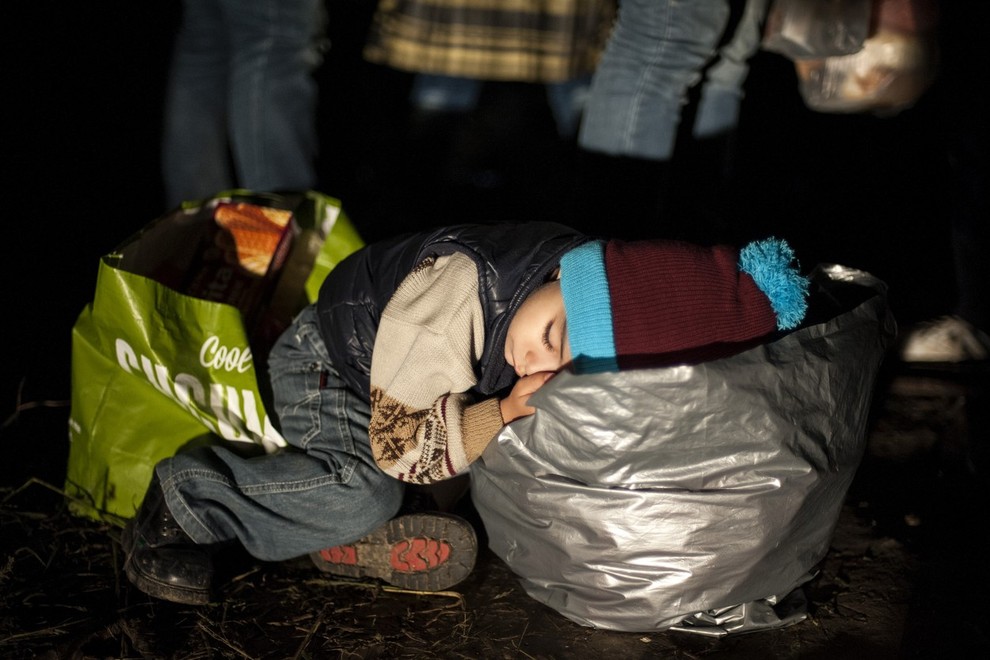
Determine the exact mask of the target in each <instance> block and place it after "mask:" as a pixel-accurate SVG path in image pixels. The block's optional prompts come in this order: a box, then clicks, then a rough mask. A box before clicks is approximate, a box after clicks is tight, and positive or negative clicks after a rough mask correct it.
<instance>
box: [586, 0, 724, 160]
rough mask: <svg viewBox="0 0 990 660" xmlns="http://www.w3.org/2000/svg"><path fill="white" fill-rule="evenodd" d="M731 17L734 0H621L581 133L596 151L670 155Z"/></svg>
mask: <svg viewBox="0 0 990 660" xmlns="http://www.w3.org/2000/svg"><path fill="white" fill-rule="evenodd" d="M728 19H729V4H728V0H690V1H687V0H621V2H620V3H619V14H618V19H617V21H616V25H615V28H614V30H613V32H612V36H611V37H610V38H609V41H608V44H607V45H606V48H605V52H604V53H603V55H602V59H601V62H600V63H599V65H598V69H597V70H596V71H595V74H594V76H593V78H592V83H591V92H590V94H589V97H588V105H587V108H586V109H585V116H584V120H583V122H582V125H581V131H580V134H579V144H580V145H581V147H583V148H585V149H588V150H590V151H599V152H603V153H606V154H610V155H615V156H631V157H635V158H649V159H653V160H668V159H669V158H670V157H671V155H672V154H673V149H674V139H675V137H676V135H677V127H678V124H679V123H680V113H681V108H682V107H683V105H684V103H685V102H686V99H687V90H688V88H689V87H691V86H692V85H694V84H695V83H697V82H698V81H699V80H700V78H701V71H702V70H703V68H704V66H705V64H706V63H707V62H708V61H709V60H710V59H711V58H712V57H713V56H714V54H715V49H716V47H717V46H718V42H719V40H720V38H721V36H722V33H723V32H724V30H725V26H726V24H727V22H728Z"/></svg>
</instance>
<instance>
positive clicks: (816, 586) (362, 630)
mask: <svg viewBox="0 0 990 660" xmlns="http://www.w3.org/2000/svg"><path fill="white" fill-rule="evenodd" d="M895 371H896V373H895ZM988 385H990V373H988V372H987V371H986V370H979V371H977V370H968V371H967V370H954V371H951V372H933V371H927V372H926V371H910V370H905V369H903V368H900V367H897V368H896V369H894V368H890V369H888V372H887V373H886V375H885V376H884V377H883V379H882V382H881V383H880V385H879V387H878V398H877V403H876V414H875V420H874V422H873V424H872V427H871V429H870V433H869V445H868V447H869V448H868V452H867V456H866V457H865V459H864V462H863V464H862V466H861V468H860V470H859V472H858V473H857V477H856V479H855V481H854V483H853V485H852V487H851V489H850V493H849V497H848V501H847V503H846V505H845V507H844V508H843V510H842V515H841V518H840V520H839V521H838V525H837V528H836V531H835V536H834V541H833V543H832V546H831V549H830V551H829V553H828V555H827V556H826V558H825V560H824V561H823V562H822V563H821V565H820V572H819V574H818V575H817V577H816V578H815V579H814V580H812V581H811V582H810V583H808V584H807V585H806V588H805V595H806V597H807V600H808V616H807V618H806V619H805V620H804V621H802V622H799V623H797V624H795V625H792V626H790V627H788V628H784V629H780V630H772V631H766V632H758V633H753V634H749V635H741V636H738V637H733V636H729V637H724V638H709V637H701V636H697V635H693V634H687V633H680V632H671V631H667V632H648V633H628V632H615V631H608V630H595V629H590V628H586V627H582V626H580V625H577V624H575V623H573V622H571V621H570V620H568V619H566V618H565V617H563V616H562V615H560V614H558V613H557V612H555V611H553V610H551V609H549V608H548V607H546V606H544V605H542V604H540V603H538V602H536V601H535V600H533V599H531V598H530V597H529V596H528V595H527V594H526V593H525V592H524V591H523V590H522V588H521V587H520V586H519V584H518V582H517V580H516V578H515V576H514V575H512V573H511V572H510V571H509V569H508V568H507V567H506V566H505V565H504V564H503V563H502V562H501V561H500V560H499V559H497V558H496V557H494V556H493V555H492V554H491V553H490V551H488V550H487V549H485V550H483V551H482V553H481V555H480V557H479V560H478V564H477V567H476V569H475V571H474V573H473V574H472V575H471V576H470V578H469V579H468V580H467V581H465V582H463V583H461V584H460V585H457V586H456V587H455V588H454V589H452V590H450V591H448V592H443V593H437V594H422V593H409V592H402V591H399V590H395V589H393V588H390V587H387V586H385V585H381V584H376V583H355V582H350V581H347V580H344V579H334V578H332V577H330V576H327V575H326V574H321V573H318V572H317V571H316V570H314V568H313V567H312V566H311V565H309V562H308V560H298V561H294V562H287V563H278V564H266V563H260V562H257V561H254V560H251V559H250V558H248V557H245V556H243V555H241V554H239V553H235V552H231V553H229V555H227V556H225V557H224V560H223V561H221V562H220V565H221V566H223V576H224V580H225V583H224V585H223V586H222V588H221V589H220V591H219V594H218V597H217V599H216V602H214V603H211V604H210V605H208V606H204V607H191V606H183V605H176V604H171V603H166V602H161V601H155V600H154V599H151V598H148V597H147V596H145V595H143V594H142V593H140V592H138V591H136V590H134V589H133V588H131V587H130V586H129V585H128V583H127V581H126V579H125V578H124V577H123V575H122V573H121V563H122V557H121V555H120V547H119V545H118V539H119V530H118V529H117V528H115V527H110V526H107V525H103V524H98V523H94V522H91V521H88V520H84V519H80V518H75V517H72V516H71V515H70V514H69V513H68V512H67V510H66V506H65V501H64V499H63V498H62V496H61V495H60V494H59V493H58V492H57V491H58V490H59V489H60V485H61V481H60V480H59V479H60V474H64V466H63V465H62V464H61V463H60V462H59V461H60V459H61V458H62V457H61V456H60V455H59V453H58V451H53V453H52V454H51V455H50V456H48V457H47V458H46V459H39V457H38V453H37V452H36V451H34V450H36V449H37V447H38V446H39V445H42V444H43V445H45V446H48V447H50V448H52V449H53V450H55V449H56V448H58V449H64V446H63V445H64V441H63V437H64V435H65V433H64V424H65V421H66V410H65V409H64V408H57V407H56V408H45V407H39V408H35V409H28V410H25V411H23V412H21V413H20V414H19V415H18V416H17V417H16V418H15V419H13V420H12V421H10V420H8V424H7V425H6V426H5V427H4V429H3V436H2V442H3V446H4V449H5V454H7V455H8V457H9V458H10V459H11V460H9V461H7V462H6V464H5V465H6V467H5V469H4V480H3V487H2V489H0V502H2V506H0V522H2V529H3V541H2V556H3V564H2V566H0V586H2V591H0V656H3V657H5V658H52V659H54V658H79V659H82V658H137V657H141V658H183V659H186V658H429V657H438V658H560V659H568V658H574V659H583V658H590V657H622V658H657V657H663V658H701V657H705V658H714V657H732V658H768V657H770V658H816V657H821V658H825V657H828V658H843V657H873V658H903V657H918V658H926V657H936V656H938V657H978V656H981V655H983V654H985V652H986V651H988V650H990V637H988V634H987V630H986V627H985V626H984V625H983V624H984V622H983V621H982V619H981V616H980V607H979V605H980V602H981V600H982V597H983V593H984V592H985V589H986V588H987V586H988V584H990V583H988V581H987V567H986V562H985V561H984V560H983V555H984V551H985V547H986V542H985V540H983V535H982V534H981V533H980V531H981V530H980V527H981V525H980V524H979V521H980V520H982V519H983V518H984V516H983V512H985V510H986V505H987V499H988V498H987V494H986V492H985V483H986V470H987V467H988V465H987V462H986V458H987V455H986V454H987V445H986V441H987V429H988V428H990V426H988V425H987V419H986V410H987V403H988V401H987V395H988V393H990V389H988ZM15 479H16V480H15Z"/></svg>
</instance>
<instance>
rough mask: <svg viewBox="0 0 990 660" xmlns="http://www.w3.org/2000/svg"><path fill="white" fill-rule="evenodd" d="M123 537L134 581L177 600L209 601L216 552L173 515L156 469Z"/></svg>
mask: <svg viewBox="0 0 990 660" xmlns="http://www.w3.org/2000/svg"><path fill="white" fill-rule="evenodd" d="M122 543H123V546H124V553H125V560H124V572H125V573H126V574H127V579H128V580H130V581H131V583H132V584H133V585H134V586H135V587H137V588H138V589H140V590H141V591H143V592H144V593H146V594H148V595H149V596H154V597H155V598H161V599H163V600H170V601H173V602H176V603H187V604H190V605H203V604H205V603H208V602H209V600H210V583H211V582H212V580H213V558H212V556H211V554H210V552H209V550H208V549H207V548H205V547H203V546H200V545H196V543H194V542H193V540H192V539H191V538H189V536H188V535H187V534H186V533H185V532H184V531H182V528H181V527H179V524H178V523H177V522H176V521H175V518H173V517H172V512H171V511H169V509H168V505H167V504H166V503H165V494H164V493H163V492H162V487H161V483H160V482H159V481H158V477H157V475H156V476H155V477H154V478H153V479H152V480H151V485H150V486H149V487H148V492H147V494H146V495H145V497H144V502H142V503H141V508H140V509H139V510H138V512H137V515H136V516H135V517H134V519H133V520H131V521H130V522H128V524H127V527H125V528H124V533H123V536H122Z"/></svg>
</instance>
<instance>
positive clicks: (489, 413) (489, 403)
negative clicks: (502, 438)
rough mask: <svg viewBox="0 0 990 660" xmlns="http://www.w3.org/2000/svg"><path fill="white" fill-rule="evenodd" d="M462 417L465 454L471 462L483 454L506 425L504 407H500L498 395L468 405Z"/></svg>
mask: <svg viewBox="0 0 990 660" xmlns="http://www.w3.org/2000/svg"><path fill="white" fill-rule="evenodd" d="M462 419H463V423H462V429H463V433H464V436H463V437H464V454H465V456H466V458H467V461H468V463H469V464H470V463H473V462H474V461H475V460H476V459H477V458H478V457H479V456H481V454H482V452H484V451H485V447H487V446H488V443H489V442H491V441H492V439H493V438H494V437H495V436H496V435H498V432H499V431H501V430H502V427H503V426H505V424H504V423H503V422H502V409H501V408H500V407H499V400H498V397H492V398H491V399H485V400H484V401H481V402H479V403H476V404H474V405H471V406H468V407H467V408H465V409H464V416H463V418H462Z"/></svg>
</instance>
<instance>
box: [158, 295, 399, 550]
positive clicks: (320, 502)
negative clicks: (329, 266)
mask: <svg viewBox="0 0 990 660" xmlns="http://www.w3.org/2000/svg"><path fill="white" fill-rule="evenodd" d="M268 366H269V370H270V378H271V384H272V394H273V398H274V406H275V414H276V416H277V418H278V420H279V423H280V427H281V432H282V436H283V437H284V438H285V440H286V442H287V443H288V444H289V447H287V448H286V449H284V450H282V451H280V452H278V453H275V454H266V455H259V456H253V457H244V456H242V455H240V454H237V453H235V452H233V451H231V449H230V448H228V447H225V446H222V445H214V446H208V447H199V448H196V449H192V450H189V451H181V452H179V453H178V454H176V455H175V456H174V457H172V458H168V459H165V460H163V461H161V462H160V463H159V464H158V466H157V467H156V472H157V474H158V477H159V479H160V480H161V483H162V488H163V490H164V492H165V500H166V502H167V504H168V508H169V510H170V511H171V512H172V515H173V516H174V517H175V519H176V521H177V522H178V523H179V525H180V526H181V527H182V529H183V530H184V531H185V532H186V533H187V534H188V535H189V536H190V537H191V538H192V539H193V540H194V541H195V542H196V543H198V544H214V543H223V542H227V541H233V540H237V541H240V543H241V544H242V545H243V546H244V547H245V548H246V549H247V551H248V552H249V553H250V554H251V555H253V556H254V557H257V558H258V559H262V560H265V561H276V560H282V559H288V558H291V557H297V556H300V555H304V554H306V553H308V552H312V551H315V550H319V549H321V548H325V547H329V546H334V545H340V544H342V543H349V542H351V541H354V540H356V539H358V538H361V537H362V536H364V535H366V534H368V533H369V532H371V531H372V530H374V529H376V528H377V527H379V526H381V525H382V524H384V523H385V522H386V521H388V520H390V519H391V518H392V517H394V516H395V514H396V512H397V511H398V509H399V506H400V505H401V504H402V496H403V489H404V484H403V483H402V482H400V481H397V480H396V479H393V478H392V477H389V476H388V475H386V474H385V473H384V472H382V471H381V470H380V469H379V468H378V466H377V465H376V463H375V461H374V459H373V457H372V455H371V444H370V442H369V441H368V420H369V417H370V408H369V404H368V402H367V401H366V398H364V397H360V396H357V395H356V394H355V393H354V392H352V391H351V390H349V389H348V388H347V386H346V385H345V384H344V382H343V381H342V380H341V378H340V376H339V375H338V373H337V371H336V370H335V369H334V367H333V365H332V364H330V362H329V360H328V358H327V349H326V346H325V344H324V343H323V339H322V337H321V336H320V332H319V328H318V326H317V323H316V316H315V308H314V307H313V306H312V305H311V306H309V307H307V308H306V309H305V310H303V312H302V313H300V315H299V316H298V317H297V319H296V320H295V322H294V323H293V324H292V326H291V327H290V328H289V329H288V330H286V331H285V332H284V333H283V334H282V336H281V337H280V338H279V340H278V341H277V342H276V344H275V346H274V347H273V348H272V351H271V353H270V355H269V360H268Z"/></svg>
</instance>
